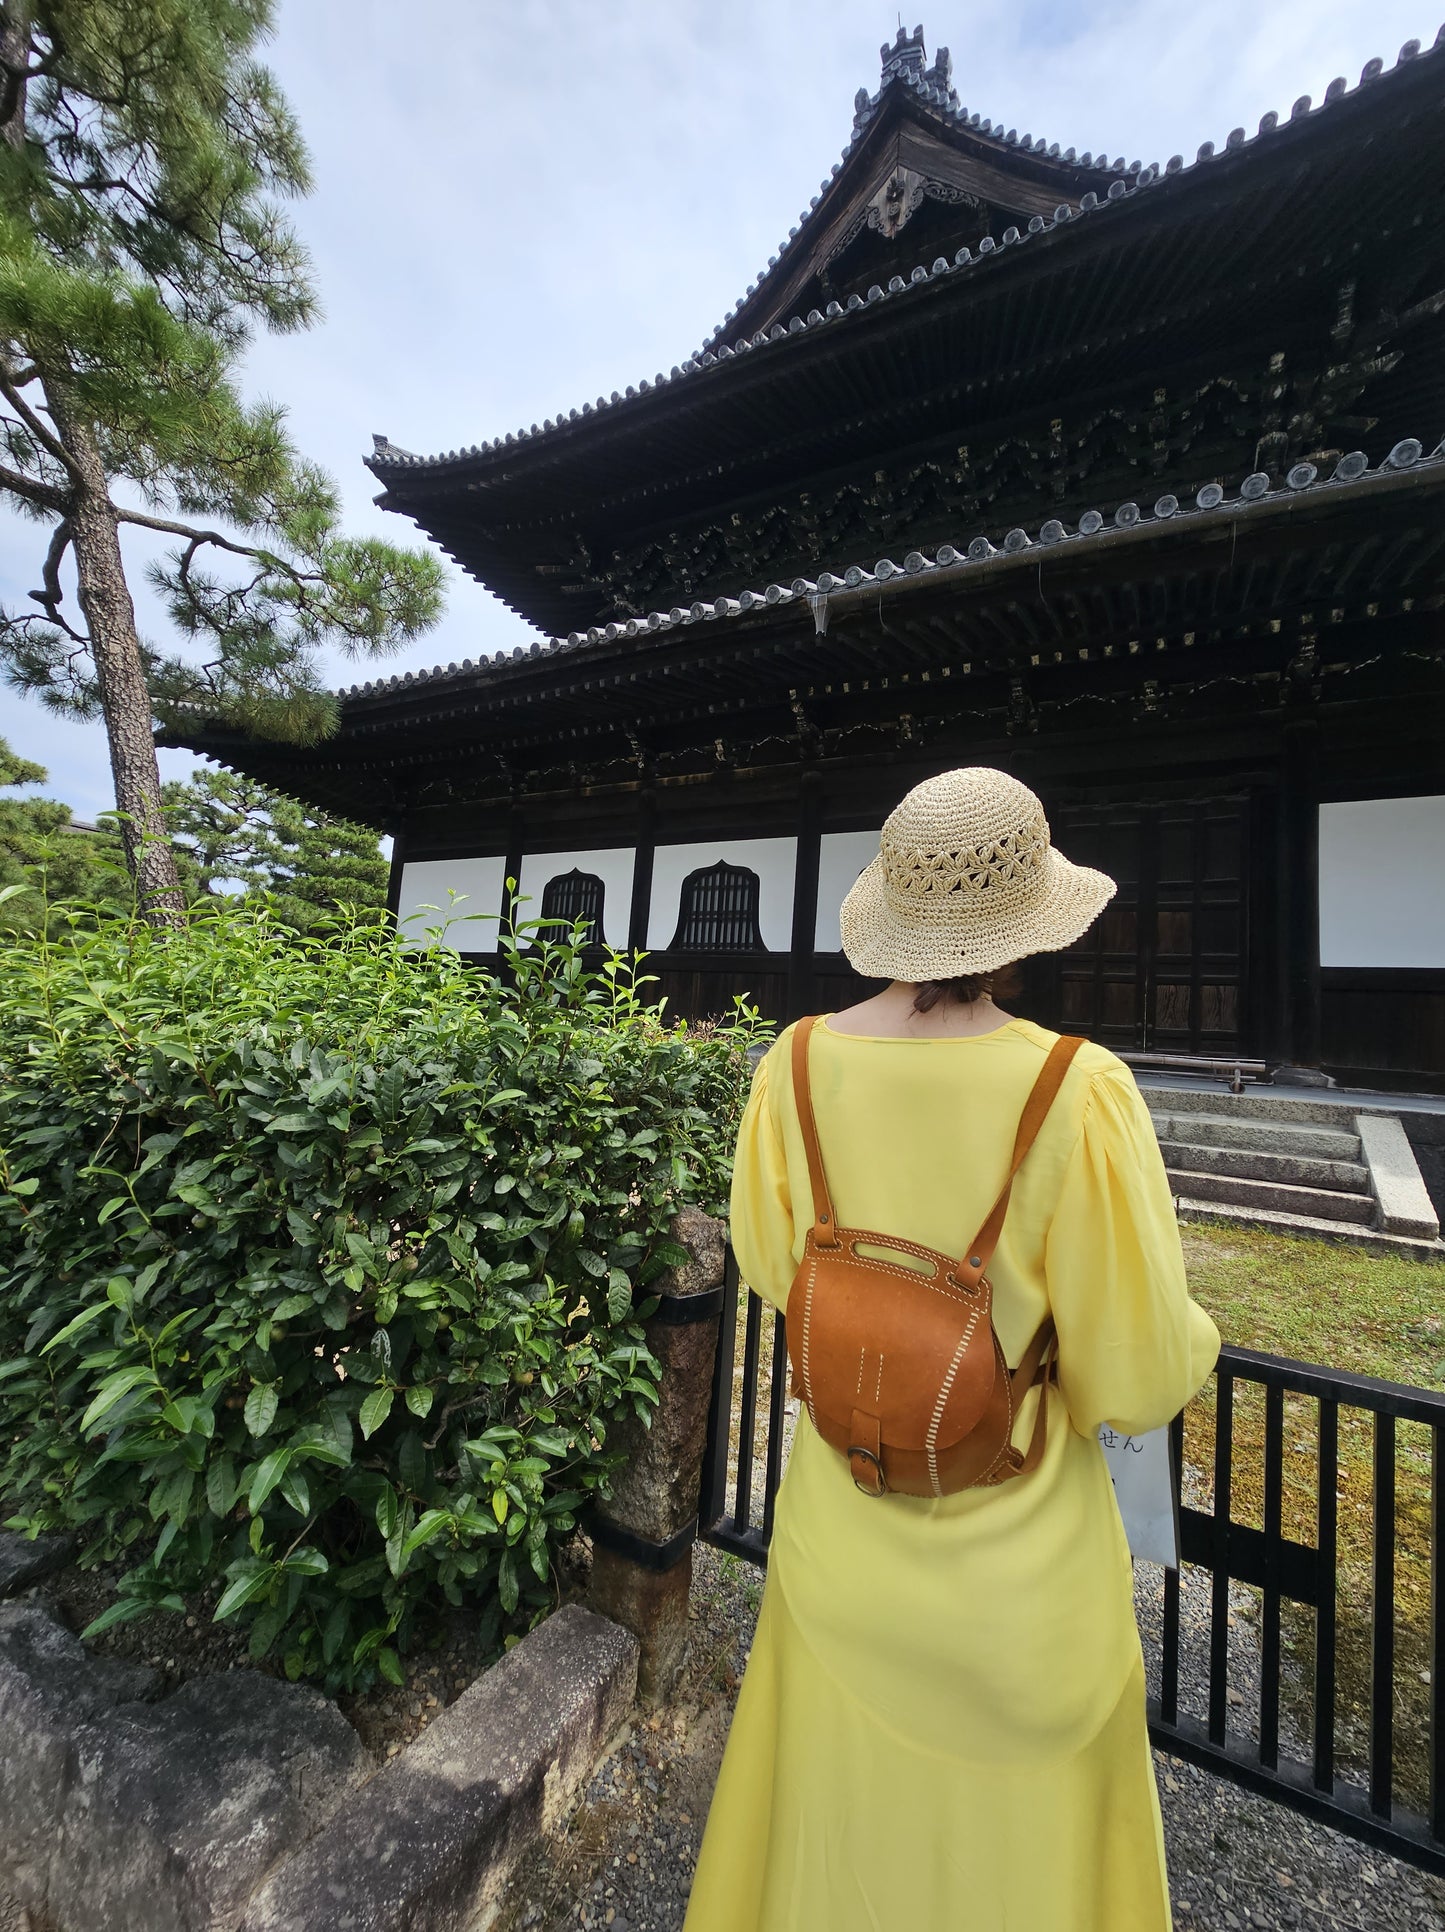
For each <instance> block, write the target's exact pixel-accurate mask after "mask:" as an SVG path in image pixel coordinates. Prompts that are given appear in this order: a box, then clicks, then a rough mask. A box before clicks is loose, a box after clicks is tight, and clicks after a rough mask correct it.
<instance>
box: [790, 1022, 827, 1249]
mask: <svg viewBox="0 0 1445 1932" xmlns="http://www.w3.org/2000/svg"><path fill="white" fill-rule="evenodd" d="M817 1023H818V1016H817V1014H816V1013H811V1014H809V1016H808V1018H807V1019H805V1020H799V1021H798V1024H797V1026H796V1027H795V1028H794V1029H793V1104H794V1106H796V1108H797V1110H798V1124H799V1126H800V1127H801V1128H802V1130H803V1147H804V1149H805V1150H806V1152H807V1156H808V1180H809V1182H810V1184H811V1186H812V1189H813V1240H814V1242H815V1243H816V1245H817V1246H818V1247H820V1248H835V1247H837V1245H838V1234H837V1220H836V1218H835V1216H834V1213H833V1202H832V1198H831V1196H830V1195H829V1193H828V1181H827V1176H826V1175H825V1174H824V1172H823V1154H822V1150H821V1149H820V1147H819V1146H818V1123H817V1121H816V1119H815V1118H814V1116H813V1091H812V1087H811V1085H810V1084H809V1081H808V1045H809V1042H810V1041H811V1040H812V1037H813V1028H814V1027H815V1026H816V1025H817Z"/></svg>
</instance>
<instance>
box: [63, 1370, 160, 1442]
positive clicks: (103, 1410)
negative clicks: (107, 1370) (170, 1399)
mask: <svg viewBox="0 0 1445 1932" xmlns="http://www.w3.org/2000/svg"><path fill="white" fill-rule="evenodd" d="M147 1383H148V1384H149V1385H150V1386H151V1387H152V1388H155V1387H156V1377H155V1370H154V1369H151V1368H146V1367H144V1366H137V1367H135V1368H125V1369H118V1370H117V1371H116V1373H115V1374H114V1375H108V1376H107V1377H106V1378H105V1380H104V1381H103V1382H102V1383H101V1385H100V1388H99V1389H98V1390H97V1392H96V1396H95V1400H94V1401H93V1402H92V1403H91V1405H90V1407H89V1408H88V1409H87V1410H86V1412H85V1414H84V1415H83V1416H82V1417H81V1418H80V1432H81V1434H82V1435H86V1434H88V1433H89V1431H90V1430H91V1429H92V1428H93V1427H94V1426H95V1424H96V1423H97V1422H99V1421H100V1420H101V1418H102V1417H103V1416H107V1415H109V1414H110V1412H111V1410H112V1409H113V1408H114V1407H115V1405H116V1403H117V1402H119V1401H120V1399H121V1397H122V1396H123V1395H129V1393H130V1391H131V1390H132V1389H138V1388H141V1387H143V1386H144V1385H146V1384H147Z"/></svg>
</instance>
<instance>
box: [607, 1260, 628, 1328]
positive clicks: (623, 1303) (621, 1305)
mask: <svg viewBox="0 0 1445 1932" xmlns="http://www.w3.org/2000/svg"><path fill="white" fill-rule="evenodd" d="M631 1308H632V1283H631V1282H630V1281H629V1280H628V1278H627V1276H626V1275H625V1274H623V1272H622V1270H621V1269H620V1268H613V1269H611V1270H610V1271H609V1273H608V1276H607V1319H608V1320H609V1321H614V1322H620V1321H625V1320H626V1318H627V1316H628V1314H629V1313H630V1312H631Z"/></svg>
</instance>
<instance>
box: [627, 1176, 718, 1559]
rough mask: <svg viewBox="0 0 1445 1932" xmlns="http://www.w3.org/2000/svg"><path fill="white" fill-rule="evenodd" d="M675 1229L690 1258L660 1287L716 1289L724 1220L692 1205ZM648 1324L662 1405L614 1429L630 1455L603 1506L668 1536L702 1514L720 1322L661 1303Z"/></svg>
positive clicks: (655, 1535)
mask: <svg viewBox="0 0 1445 1932" xmlns="http://www.w3.org/2000/svg"><path fill="white" fill-rule="evenodd" d="M672 1235H673V1239H674V1240H675V1241H679V1242H681V1243H682V1244H683V1246H684V1247H686V1248H687V1250H688V1253H689V1256H690V1259H689V1260H688V1261H687V1262H686V1263H685V1264H683V1265H682V1266H680V1267H677V1268H672V1269H669V1270H668V1272H667V1273H666V1274H665V1275H663V1276H662V1277H661V1278H660V1279H659V1280H658V1282H657V1284H656V1288H657V1292H658V1293H659V1294H662V1295H669V1296H675V1297H677V1298H679V1299H687V1298H690V1297H692V1296H694V1295H706V1294H709V1293H711V1291H712V1290H713V1289H714V1288H716V1287H717V1285H718V1284H719V1282H720V1281H721V1280H722V1278H723V1255H724V1245H725V1242H726V1239H727V1229H726V1227H725V1225H724V1223H723V1222H721V1221H714V1220H713V1219H712V1217H711V1215H707V1214H703V1213H702V1212H701V1211H700V1210H699V1209H697V1208H693V1207H688V1208H684V1209H683V1210H682V1212H681V1213H680V1214H679V1215H678V1216H677V1218H676V1219H675V1220H674V1222H673V1224H672ZM645 1328H646V1334H647V1345H648V1347H649V1348H650V1349H651V1350H652V1352H653V1354H654V1355H655V1356H656V1357H657V1359H658V1361H659V1362H660V1363H661V1365H662V1380H661V1383H660V1386H659V1391H658V1402H657V1406H656V1408H654V1409H653V1410H652V1411H651V1415H650V1420H649V1422H647V1423H643V1422H641V1421H640V1420H639V1419H638V1417H637V1416H636V1415H635V1414H634V1413H633V1412H632V1411H631V1410H628V1411H627V1413H626V1414H625V1415H622V1416H619V1418H618V1419H617V1421H616V1422H615V1423H614V1424H613V1425H612V1427H611V1429H610V1431H609V1432H608V1437H607V1446H608V1448H609V1449H621V1450H624V1451H625V1458H624V1460H623V1462H622V1464H621V1466H620V1468H619V1469H618V1470H617V1472H616V1473H615V1474H614V1475H613V1477H612V1479H611V1483H612V1488H611V1494H610V1495H609V1496H608V1497H607V1499H606V1500H605V1501H604V1502H603V1503H602V1504H601V1505H600V1507H601V1511H602V1514H603V1515H605V1516H607V1517H609V1518H610V1519H611V1520H612V1521H613V1522H614V1523H620V1524H621V1525H622V1526H623V1528H624V1529H629V1530H631V1531H632V1532H633V1534H634V1535H636V1536H642V1537H645V1538H646V1539H647V1541H648V1542H650V1543H666V1542H667V1541H668V1540H669V1539H670V1538H671V1537H673V1536H675V1535H676V1534H677V1532H678V1531H679V1530H680V1529H681V1528H682V1527H683V1525H684V1524H685V1523H686V1522H687V1521H688V1519H689V1518H690V1517H692V1516H695V1515H696V1514H697V1504H698V1481H699V1478H700V1476H701V1473H702V1452H703V1447H704V1445H705V1443H706V1440H707V1412H708V1405H709V1403H710V1401H711V1399H712V1374H713V1359H714V1357H715V1355H716V1353H717V1337H718V1325H717V1321H716V1319H715V1318H710V1319H708V1320H704V1321H696V1322H683V1323H677V1322H669V1321H667V1320H665V1319H664V1310H662V1309H660V1310H659V1311H658V1313H657V1314H656V1315H654V1316H653V1318H652V1320H651V1321H649V1322H647V1323H646V1324H645Z"/></svg>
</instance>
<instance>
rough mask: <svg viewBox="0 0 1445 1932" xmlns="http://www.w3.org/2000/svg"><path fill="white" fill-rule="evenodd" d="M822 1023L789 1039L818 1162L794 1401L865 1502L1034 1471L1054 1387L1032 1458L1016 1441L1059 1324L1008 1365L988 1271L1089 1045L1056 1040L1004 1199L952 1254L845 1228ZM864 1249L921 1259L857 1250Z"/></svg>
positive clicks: (1029, 1107) (796, 1303) (813, 1159)
mask: <svg viewBox="0 0 1445 1932" xmlns="http://www.w3.org/2000/svg"><path fill="white" fill-rule="evenodd" d="M815 1024H816V1016H814V1017H813V1018H811V1019H806V1020H800V1021H799V1022H798V1025H797V1028H796V1030H795V1032H794V1034H793V1096H794V1100H795V1102H796V1105H797V1109H798V1118H799V1122H800V1124H801V1126H802V1129H803V1144H804V1146H805V1147H806V1149H807V1154H808V1174H809V1178H810V1180H811V1183H812V1189H813V1225H812V1227H811V1228H809V1230H808V1234H807V1241H806V1245H805V1247H804V1250H803V1259H802V1261H801V1263H800V1264H799V1267H798V1272H797V1274H796V1275H795V1277H794V1279H793V1286H792V1290H791V1292H790V1294H789V1296H788V1319H787V1338H788V1353H789V1356H790V1357H791V1358H792V1371H793V1373H792V1382H791V1385H790V1386H791V1390H792V1393H793V1394H794V1395H799V1396H801V1397H802V1398H803V1400H804V1401H805V1402H806V1403H807V1405H808V1415H809V1418H810V1419H811V1421H812V1423H813V1426H814V1428H815V1429H816V1430H817V1431H818V1433H819V1435H820V1436H822V1437H823V1439H824V1441H825V1442H828V1443H831V1444H832V1446H833V1448H835V1449H836V1450H837V1451H838V1453H839V1454H840V1455H842V1456H845V1457H846V1458H847V1461H848V1466H849V1468H850V1469H851V1471H852V1473H853V1480H854V1482H855V1483H856V1484H857V1485H858V1487H859V1489H861V1490H863V1491H864V1492H865V1494H867V1495H870V1496H882V1495H884V1494H885V1493H886V1492H887V1491H888V1490H894V1491H897V1492H900V1493H901V1494H903V1495H905V1496H947V1495H951V1494H952V1493H953V1491H955V1490H958V1489H971V1488H973V1487H974V1486H975V1485H978V1484H993V1483H1001V1482H1006V1481H1007V1480H1008V1478H1009V1477H1011V1476H1022V1475H1026V1474H1027V1473H1028V1472H1029V1471H1030V1470H1031V1469H1033V1468H1034V1467H1035V1465H1036V1464H1037V1463H1038V1460H1039V1458H1040V1456H1042V1454H1043V1450H1044V1439H1045V1427H1046V1422H1045V1415H1046V1410H1047V1407H1048V1398H1047V1389H1045V1390H1044V1392H1043V1393H1042V1394H1041V1396H1040V1399H1039V1408H1038V1415H1037V1417H1036V1419H1035V1422H1034V1431H1033V1437H1032V1439H1031V1441H1030V1443H1029V1446H1028V1450H1027V1452H1026V1453H1023V1454H1020V1452H1019V1451H1018V1450H1017V1449H1015V1448H1014V1447H1013V1445H1012V1443H1011V1442H1010V1440H1009V1437H1010V1436H1011V1434H1012V1433H1013V1425H1014V1419H1015V1417H1016V1416H1017V1414H1018V1409H1019V1404H1020V1403H1021V1402H1022V1401H1023V1398H1024V1395H1025V1393H1026V1392H1027V1391H1028V1389H1029V1388H1030V1387H1031V1386H1032V1385H1033V1384H1034V1383H1036V1382H1038V1383H1045V1384H1046V1383H1047V1382H1048V1379H1049V1376H1050V1374H1051V1373H1053V1372H1054V1347H1055V1342H1056V1337H1055V1333H1054V1323H1053V1317H1052V1316H1045V1318H1044V1320H1043V1322H1042V1323H1041V1324H1040V1326H1039V1329H1038V1331H1037V1333H1036V1334H1035V1335H1034V1338H1033V1340H1032V1341H1031V1342H1030V1343H1029V1345H1028V1347H1027V1348H1026V1349H1025V1350H1024V1352H1023V1357H1022V1359H1021V1360H1020V1362H1019V1365H1018V1367H1017V1368H1016V1369H1013V1370H1012V1371H1010V1369H1009V1367H1008V1364H1007V1363H1006V1362H1005V1360H1004V1353H1003V1348H1002V1346H1001V1345H1000V1343H999V1339H998V1335H997V1333H996V1332H995V1330H994V1325H993V1288H992V1286H991V1284H990V1282H989V1280H988V1277H987V1275H986V1274H985V1273H984V1270H985V1268H987V1266H988V1264H989V1262H990V1260H991V1259H992V1258H993V1251H994V1248H995V1247H996V1246H997V1244H998V1238H999V1234H1000V1232H1001V1231H1002V1228H1003V1223H1004V1216H1005V1214H1006V1213H1007V1212H1008V1202H1009V1194H1010V1192H1011V1191H1012V1188H1013V1184H1014V1177H1015V1175H1016V1174H1017V1173H1018V1171H1019V1168H1020V1167H1021V1166H1022V1165H1023V1161H1024V1156H1025V1155H1026V1154H1027V1153H1028V1151H1029V1149H1030V1148H1031V1147H1032V1146H1033V1144H1034V1140H1035V1138H1036V1136H1037V1134H1038V1131H1039V1128H1040V1127H1041V1126H1042V1125H1043V1121H1044V1117H1045V1115H1046V1114H1047V1113H1048V1111H1049V1108H1050V1107H1051V1106H1052V1104H1053V1102H1054V1098H1055V1096H1056V1095H1057V1093H1058V1091H1059V1088H1060V1086H1061V1085H1062V1083H1063V1078H1064V1075H1065V1074H1066V1073H1067V1072H1068V1070H1069V1066H1070V1063H1071V1062H1072V1060H1073V1057H1074V1055H1075V1054H1076V1053H1077V1052H1078V1050H1079V1048H1080V1047H1081V1046H1082V1045H1083V1041H1082V1040H1080V1039H1076V1038H1073V1037H1070V1036H1064V1037H1062V1038H1060V1039H1058V1040H1056V1041H1055V1043H1054V1045H1053V1047H1052V1049H1051V1050H1050V1052H1049V1056H1048V1058H1047V1059H1046V1060H1045V1062H1044V1065H1043V1068H1042V1071H1041V1072H1040V1074H1039V1077H1038V1079H1037V1081H1036V1082H1035V1083H1034V1088H1033V1091H1032V1092H1031V1093H1030V1095H1029V1097H1028V1101H1027V1103H1026V1104H1025V1107H1024V1111H1023V1117H1022V1119H1021V1120H1020V1121H1019V1128H1018V1134H1017V1137H1016V1139H1015V1141H1014V1152H1013V1162H1012V1165H1011V1166H1010V1168H1009V1172H1008V1179H1007V1180H1006V1181H1005V1182H1004V1185H1003V1191H1002V1193H1001V1194H1000V1195H999V1197H998V1199H997V1200H996V1201H995V1202H994V1204H993V1208H992V1210H991V1212H990V1214H989V1217H988V1219H987V1220H986V1221H985V1222H984V1224H983V1226H982V1228H981V1229H980V1230H979V1233H978V1236H977V1238H976V1239H975V1240H974V1242H973V1243H972V1244H971V1246H970V1247H969V1249H968V1251H967V1253H966V1254H965V1255H964V1256H963V1257H962V1258H961V1259H957V1260H956V1259H954V1257H953V1256H951V1255H946V1254H940V1253H939V1252H938V1251H937V1250H936V1249H934V1248H925V1247H920V1246H919V1244H918V1243H917V1242H916V1241H905V1240H902V1239H900V1238H899V1237H898V1236H897V1235H892V1234H875V1233H873V1232H871V1231H870V1230H867V1229H864V1228H842V1227H839V1226H838V1224H837V1220H836V1217H835V1216H834V1213H833V1204H832V1200H831V1198H830V1196H829V1194H828V1183H827V1179H826V1177H825V1176H824V1173H823V1157H822V1154H821V1152H820V1150H819V1147H818V1128H817V1123H816V1121H815V1120H814V1117H813V1099H812V1093H811V1090H810V1087H809V1082H808V1044H809V1041H810V1039H811V1037H812V1031H813V1027H814V1025H815ZM860 1246H862V1247H866V1248H870V1249H880V1248H881V1249H884V1250H887V1251H890V1252H892V1253H895V1254H897V1255H899V1256H909V1257H912V1261H911V1263H910V1262H909V1261H906V1260H901V1259H900V1260H899V1261H888V1260H886V1259H882V1258H880V1257H876V1256H874V1255H870V1254H861V1253H860V1252H859V1248H860ZM919 1264H922V1265H921V1266H920V1265H919Z"/></svg>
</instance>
